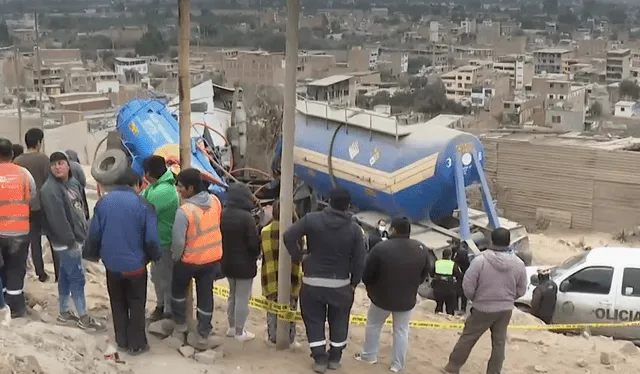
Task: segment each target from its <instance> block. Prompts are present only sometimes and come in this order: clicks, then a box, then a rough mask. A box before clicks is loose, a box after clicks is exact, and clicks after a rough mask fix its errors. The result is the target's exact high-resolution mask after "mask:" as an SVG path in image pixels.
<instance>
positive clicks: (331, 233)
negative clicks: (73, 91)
mask: <svg viewBox="0 0 640 374" xmlns="http://www.w3.org/2000/svg"><path fill="white" fill-rule="evenodd" d="M43 137H44V134H43V133H42V131H41V130H39V129H31V130H29V131H28V132H27V134H26V135H25V143H26V151H25V152H24V153H23V154H21V155H19V156H18V157H15V158H14V149H15V148H14V145H13V144H12V143H11V142H10V141H9V140H7V139H0V250H1V256H0V275H1V277H0V281H1V282H2V284H1V286H2V287H3V291H4V292H3V293H0V321H1V322H2V324H4V325H6V324H8V322H9V321H10V319H11V318H20V317H22V316H24V315H25V313H26V305H25V298H24V292H23V289H24V278H25V274H26V271H27V257H28V253H29V248H31V254H32V261H33V264H34V268H35V272H36V275H37V277H38V279H39V280H40V281H41V282H46V281H47V280H48V278H49V275H48V274H47V273H46V271H45V269H44V263H43V255H42V243H41V237H42V235H43V234H44V235H46V237H47V238H48V240H49V242H50V244H51V249H52V256H53V259H54V268H55V281H56V282H57V283H58V299H59V315H58V318H57V322H58V323H60V324H74V325H76V326H78V327H79V328H82V329H85V330H91V331H103V330H105V329H106V326H105V324H104V323H103V322H101V321H99V320H97V319H96V318H93V317H92V316H90V315H89V314H88V312H87V305H86V300H85V295H84V287H85V275H84V269H83V264H82V259H83V258H84V259H85V260H89V261H101V262H102V263H103V264H104V266H105V268H106V281H107V289H108V293H109V298H110V303H111V312H112V320H113V328H114V331H115V341H116V343H117V346H118V349H119V350H122V351H126V352H128V353H129V354H131V355H138V354H141V353H144V352H146V351H148V350H149V345H148V342H147V337H146V332H145V325H146V324H145V321H146V320H151V321H160V320H166V319H168V320H172V321H173V323H174V326H175V327H174V332H173V336H175V337H177V338H180V339H182V340H183V341H185V342H186V343H187V344H190V345H192V346H194V347H195V348H196V349H208V348H212V347H215V346H217V345H220V344H222V341H221V339H220V338H219V337H217V336H215V335H214V333H213V325H212V319H213V311H214V309H213V305H214V299H213V285H214V282H215V281H216V280H219V279H222V278H227V279H228V283H229V289H230V292H229V297H228V300H227V322H228V330H227V332H226V336H227V337H230V338H235V339H236V340H238V341H241V342H247V341H250V340H253V339H254V338H255V334H254V333H253V332H250V331H247V329H246V328H245V325H246V321H247V318H248V315H249V300H250V297H251V294H252V288H253V280H254V278H256V276H257V274H258V265H257V264H258V262H259V261H260V260H261V261H262V265H261V268H260V279H261V285H262V295H263V296H264V297H265V298H266V299H268V300H271V301H275V300H277V298H278V266H279V264H278V258H279V252H280V250H286V251H287V252H288V253H289V255H290V256H291V295H290V306H291V308H293V309H296V308H297V307H298V305H299V308H300V311H301V314H302V319H303V323H304V325H305V330H306V335H307V341H308V344H309V348H310V350H311V356H312V358H313V370H314V371H315V372H317V373H324V372H326V371H327V370H337V369H339V368H340V367H341V360H342V355H343V350H344V349H345V347H346V346H347V343H348V341H349V317H350V313H351V308H352V306H353V302H354V296H355V292H356V288H357V287H358V285H359V284H360V283H364V286H365V288H366V291H367V295H368V297H369V299H370V300H371V304H370V307H369V310H368V313H367V325H366V336H365V340H364V344H363V346H362V348H361V349H360V352H359V353H358V354H356V355H355V357H354V358H355V359H356V360H357V361H359V362H361V363H363V364H375V363H377V362H378V351H379V343H380V334H381V330H382V328H383V326H384V324H385V321H386V319H387V318H388V317H389V316H391V317H392V319H393V351H392V356H391V362H390V370H391V371H392V372H400V371H402V370H404V369H405V367H406V356H407V351H408V349H409V348H408V347H409V344H408V343H409V330H410V327H409V324H410V323H409V322H410V319H411V313H412V310H413V309H414V307H415V306H416V303H417V293H418V287H419V286H420V285H421V284H423V283H424V282H425V280H427V279H428V278H429V277H431V278H432V286H433V289H434V296H435V299H436V301H437V307H436V311H437V312H443V311H446V312H447V313H448V314H454V312H455V311H456V310H459V311H466V309H467V305H466V304H467V299H468V300H469V301H470V302H471V305H472V308H471V312H470V315H469V317H468V318H467V320H466V323H465V327H464V330H463V331H462V335H461V336H460V339H459V341H458V343H457V344H456V345H455V347H454V349H453V352H452V353H451V356H450V358H449V362H448V364H447V365H446V367H445V368H443V369H442V370H443V372H444V373H454V374H455V373H458V372H459V370H460V368H461V367H462V366H463V365H464V363H465V362H466V360H467V358H468V356H469V354H470V352H471V349H472V348H473V346H474V345H475V344H476V342H477V341H478V339H479V338H480V336H482V334H484V333H485V332H486V331H487V330H491V334H492V354H491V358H490V360H489V363H488V368H487V373H488V374H497V373H500V372H501V370H502V363H503V361H504V356H505V344H506V334H507V325H508V323H509V320H510V317H511V313H512V309H513V305H514V301H515V300H516V299H518V298H520V297H521V296H522V295H524V293H525V290H526V286H527V277H526V271H525V267H524V264H523V262H522V261H521V260H520V259H519V258H518V257H517V256H516V255H515V254H513V253H512V251H510V250H509V244H510V232H509V231H508V230H506V229H501V228H498V229H495V230H494V231H493V232H492V235H491V239H492V247H491V248H489V249H488V250H486V251H484V252H483V253H482V254H480V255H478V256H476V257H475V259H473V261H469V258H468V257H467V256H466V251H455V253H452V252H451V251H450V250H445V251H444V253H443V257H442V259H440V260H437V261H435V262H434V261H433V260H432V259H431V257H430V256H429V250H428V249H427V248H426V247H425V245H424V244H422V243H420V242H418V241H416V240H413V239H411V238H410V236H411V222H410V221H409V220H408V219H407V218H405V217H396V218H393V219H392V220H391V222H390V225H389V226H388V227H387V224H386V222H385V221H380V222H378V225H379V229H378V231H377V234H373V235H371V236H369V237H367V236H365V235H363V229H362V228H361V227H360V226H359V225H358V223H357V222H356V221H355V220H354V219H353V216H352V215H351V213H350V212H349V209H350V206H351V196H350V193H349V191H347V190H345V189H341V188H336V189H334V190H333V191H332V192H331V194H330V196H329V206H328V207H327V208H325V209H324V210H322V211H319V212H312V213H307V214H306V215H303V216H302V217H301V218H300V219H297V220H296V221H295V222H294V223H293V224H292V226H291V227H290V228H289V229H288V230H287V231H286V232H284V233H283V238H284V240H283V242H284V246H285V248H280V241H279V238H280V225H279V221H278V218H279V212H280V204H279V202H278V201H276V202H275V203H274V204H273V214H272V215H273V219H272V220H271V221H270V222H269V223H268V224H266V225H265V226H263V227H259V226H258V224H257V222H256V220H255V218H254V215H253V214H252V211H253V210H254V208H256V201H255V198H254V196H253V195H252V192H251V190H250V189H249V188H248V187H247V186H246V185H244V184H240V183H233V184H231V185H230V186H229V188H228V191H227V196H226V202H225V204H224V205H223V204H222V203H221V201H220V200H219V199H218V198H217V197H216V196H215V195H213V194H210V193H209V192H208V190H207V187H208V186H207V184H206V182H204V181H203V179H202V176H201V174H200V172H199V171H198V170H197V169H183V170H181V171H180V173H179V174H177V175H175V174H174V173H173V171H172V170H170V169H167V166H166V162H165V160H164V159H163V158H162V157H160V156H150V157H148V158H147V159H145V160H144V162H143V169H144V175H142V176H141V175H139V174H138V173H136V172H135V171H134V170H133V169H128V170H127V171H126V172H125V173H123V175H121V176H120V178H119V179H118V181H117V183H116V186H114V187H113V188H112V189H111V190H110V192H109V193H108V194H106V195H104V196H102V197H101V198H100V199H99V200H98V202H97V203H96V205H95V208H94V211H93V216H92V217H91V218H90V217H89V216H90V214H89V209H88V204H87V199H86V192H85V190H84V188H85V184H86V179H85V176H84V174H83V173H82V168H81V167H80V165H79V163H78V162H77V155H76V154H75V153H74V152H70V151H67V152H59V151H56V152H53V153H51V154H50V156H46V155H45V154H44V153H42V152H41V147H42V141H43ZM462 252H464V253H462ZM149 264H151V266H150V273H151V274H150V275H151V281H152V282H153V284H154V287H155V293H156V300H157V302H156V307H155V309H154V310H153V311H152V312H151V313H150V314H149V315H148V316H147V315H146V300H147V281H148V274H147V265H149ZM541 279H542V278H541ZM192 280H193V281H194V283H195V289H196V304H197V305H196V319H197V326H196V328H195V331H189V326H188V325H187V314H188V313H190V311H188V310H187V304H186V300H187V290H188V286H189V284H190V282H191V281H192ZM544 285H545V286H544V287H546V288H549V287H551V289H552V288H553V287H552V286H551V285H550V284H549V283H548V282H545V283H544ZM546 288H545V289H546ZM546 294H547V293H544V292H543V293H541V294H539V295H538V296H536V301H535V302H536V308H538V309H540V310H544V312H545V313H547V314H548V312H549V308H548V304H549V302H548V301H545V300H547V298H546V297H545V295H546ZM70 299H71V300H72V301H73V306H74V309H75V310H72V309H71V305H70V302H69V300H70ZM549 318H550V317H549ZM276 321H277V317H276V316H275V315H273V314H268V315H267V321H266V322H267V323H266V325H267V326H266V330H267V334H266V342H267V344H269V345H274V344H275V340H276ZM289 324H290V325H289V343H290V345H292V346H299V343H298V342H297V341H296V326H295V323H293V322H289ZM327 324H328V326H329V337H328V339H327V337H326V336H325V327H326V325H327Z"/></svg>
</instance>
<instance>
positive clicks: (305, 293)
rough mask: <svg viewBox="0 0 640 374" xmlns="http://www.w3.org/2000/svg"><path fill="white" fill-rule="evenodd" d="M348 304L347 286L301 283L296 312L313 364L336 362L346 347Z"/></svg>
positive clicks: (350, 295) (350, 298) (350, 300)
mask: <svg viewBox="0 0 640 374" xmlns="http://www.w3.org/2000/svg"><path fill="white" fill-rule="evenodd" d="M352 306H353V289H352V288H351V286H344V287H340V288H326V287H315V286H309V285H306V284H302V289H301V290H300V311H301V312H302V321H303V322H304V326H305V328H306V330H307V340H308V341H309V347H310V348H311V356H312V357H313V359H314V360H315V361H316V362H317V363H320V364H326V363H327V362H339V361H340V359H341V358H342V350H343V349H344V348H345V347H346V346H347V338H348V335H349V314H350V313H351V307H352ZM326 322H329V339H330V343H329V345H330V348H329V352H328V353H327V341H326V338H325V334H324V329H325V323H326Z"/></svg>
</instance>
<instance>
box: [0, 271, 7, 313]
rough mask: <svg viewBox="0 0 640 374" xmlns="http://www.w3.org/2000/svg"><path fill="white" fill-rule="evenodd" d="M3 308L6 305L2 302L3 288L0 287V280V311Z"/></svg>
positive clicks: (0, 282)
mask: <svg viewBox="0 0 640 374" xmlns="http://www.w3.org/2000/svg"><path fill="white" fill-rule="evenodd" d="M5 306H7V304H6V303H5V302H4V286H3V285H2V278H0V309H2V308H4V307H5Z"/></svg>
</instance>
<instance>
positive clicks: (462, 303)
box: [456, 283, 467, 313]
mask: <svg viewBox="0 0 640 374" xmlns="http://www.w3.org/2000/svg"><path fill="white" fill-rule="evenodd" d="M457 301H458V302H459V304H458V306H459V308H456V309H457V310H459V311H461V312H465V313H466V311H467V297H466V296H465V295H464V290H463V289H462V284H461V283H459V284H458V300H457Z"/></svg>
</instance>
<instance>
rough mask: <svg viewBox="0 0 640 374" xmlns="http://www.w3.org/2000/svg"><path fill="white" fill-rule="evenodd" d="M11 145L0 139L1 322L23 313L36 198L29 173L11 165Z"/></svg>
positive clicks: (34, 185)
mask: <svg viewBox="0 0 640 374" xmlns="http://www.w3.org/2000/svg"><path fill="white" fill-rule="evenodd" d="M12 161H13V145H12V144H11V142H10V141H9V140H8V139H4V138H0V287H1V288H2V293H3V295H2V297H0V322H2V323H3V324H7V323H8V321H9V320H10V319H11V317H13V318H17V317H23V316H24V315H25V313H26V304H25V299H24V292H23V288H24V276H25V274H26V272H27V257H28V256H29V229H30V226H29V212H30V210H31V205H32V203H33V201H34V200H35V199H36V198H37V196H36V193H37V189H36V183H35V181H34V180H33V176H31V173H29V171H28V170H27V169H25V168H23V167H22V166H19V165H16V164H14V163H13V162H12ZM5 301H6V304H5Z"/></svg>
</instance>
